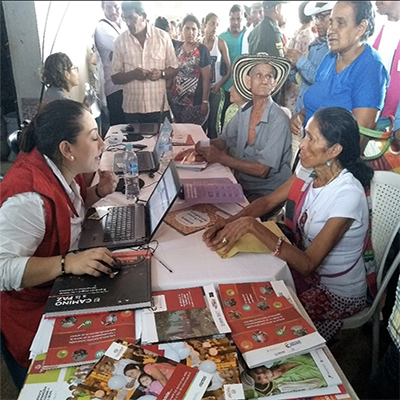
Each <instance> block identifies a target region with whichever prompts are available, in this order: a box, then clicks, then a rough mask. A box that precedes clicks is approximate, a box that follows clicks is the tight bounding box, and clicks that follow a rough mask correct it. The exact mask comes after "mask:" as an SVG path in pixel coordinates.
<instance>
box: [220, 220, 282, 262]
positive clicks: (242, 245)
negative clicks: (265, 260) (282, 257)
mask: <svg viewBox="0 0 400 400" xmlns="http://www.w3.org/2000/svg"><path fill="white" fill-rule="evenodd" d="M262 224H263V225H264V226H265V227H267V228H268V229H269V230H270V231H271V232H272V233H274V234H275V235H276V236H278V237H280V236H285V235H284V234H283V232H282V231H281V230H280V228H279V226H278V225H277V224H276V222H274V221H266V222H262ZM285 242H287V243H289V244H290V241H289V240H288V239H287V238H286V236H285ZM224 249H225V247H223V248H222V249H219V250H217V253H218V255H219V256H220V257H221V258H230V257H233V256H234V255H235V254H237V253H266V254H271V253H272V250H270V249H269V248H268V247H267V246H265V244H263V243H261V242H260V241H259V240H258V239H257V238H256V237H255V236H253V235H252V234H251V233H246V234H245V235H244V236H242V237H241V238H240V239H239V240H238V241H237V242H236V243H235V244H234V246H233V247H232V248H231V250H230V251H229V252H228V253H227V254H225V255H222V252H223V250H224Z"/></svg>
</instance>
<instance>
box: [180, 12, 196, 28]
mask: <svg viewBox="0 0 400 400" xmlns="http://www.w3.org/2000/svg"><path fill="white" fill-rule="evenodd" d="M186 22H194V23H195V24H196V25H197V29H199V30H200V22H199V20H198V19H197V18H196V17H195V16H194V15H193V14H188V15H186V17H185V18H183V21H182V27H184V26H185V24H186Z"/></svg>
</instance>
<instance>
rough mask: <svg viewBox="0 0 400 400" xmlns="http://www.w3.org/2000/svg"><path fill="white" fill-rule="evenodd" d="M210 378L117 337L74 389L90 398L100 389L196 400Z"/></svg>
mask: <svg viewBox="0 0 400 400" xmlns="http://www.w3.org/2000/svg"><path fill="white" fill-rule="evenodd" d="M136 374H137V375H138V376H137V377H136V376H135V375H136ZM211 378H212V374H210V373H208V372H205V371H202V370H200V369H197V368H192V367H189V366H187V365H184V364H182V363H178V362H175V361H172V360H169V359H168V358H166V357H163V356H161V355H160V354H157V353H155V352H152V351H149V350H147V349H145V348H142V347H140V346H136V345H134V344H131V343H128V342H125V341H122V340H117V341H115V342H114V343H112V345H111V346H110V347H109V348H108V350H107V351H106V353H105V355H104V356H103V357H102V358H101V359H100V360H99V361H98V363H97V364H96V365H95V366H94V368H93V370H92V371H91V372H90V373H89V374H88V376H87V377H86V378H85V379H84V381H83V382H82V383H81V384H79V385H78V387H77V389H76V390H77V391H78V392H81V393H84V394H85V395H87V396H93V397H95V396H96V393H98V391H100V390H101V391H102V396H103V397H105V396H107V398H118V399H134V398H139V397H140V396H144V395H149V396H154V397H156V398H158V399H168V400H197V399H198V400H200V399H202V397H203V394H204V393H205V391H206V390H207V387H208V385H209V383H210V382H211Z"/></svg>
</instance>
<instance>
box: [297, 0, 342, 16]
mask: <svg viewBox="0 0 400 400" xmlns="http://www.w3.org/2000/svg"><path fill="white" fill-rule="evenodd" d="M336 3H337V2H336V1H309V2H308V4H307V5H306V6H305V7H304V14H305V15H307V16H310V15H317V14H319V13H322V12H324V11H331V10H332V8H333V6H334V5H335V4H336Z"/></svg>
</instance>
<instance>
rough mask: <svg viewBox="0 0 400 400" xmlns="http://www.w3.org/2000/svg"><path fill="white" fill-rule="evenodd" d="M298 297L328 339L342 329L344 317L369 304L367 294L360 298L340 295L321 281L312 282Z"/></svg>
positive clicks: (318, 328) (319, 330)
mask: <svg viewBox="0 0 400 400" xmlns="http://www.w3.org/2000/svg"><path fill="white" fill-rule="evenodd" d="M298 297H299V299H300V301H301V303H302V305H303V307H304V308H305V310H306V311H307V313H308V315H309V316H310V318H311V319H312V321H313V322H314V325H315V327H316V328H317V330H318V332H319V333H320V334H321V335H322V336H323V337H324V339H325V340H326V341H329V340H330V339H332V338H333V336H335V335H336V333H338V332H339V331H340V329H341V327H342V325H343V321H342V319H343V318H348V317H350V316H352V315H354V314H355V313H357V312H359V311H361V310H362V309H363V308H365V306H366V304H367V301H366V300H367V298H366V296H364V297H360V298H358V297H357V298H353V297H344V296H339V295H337V294H335V293H332V292H331V291H330V290H329V289H328V288H327V287H326V286H324V285H322V284H320V283H316V284H314V285H313V284H311V285H310V286H309V288H308V289H307V290H305V291H304V292H302V293H301V294H299V295H298Z"/></svg>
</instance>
